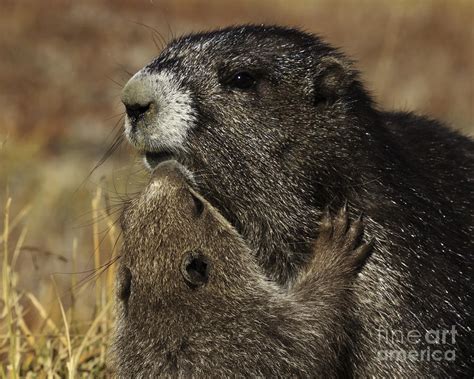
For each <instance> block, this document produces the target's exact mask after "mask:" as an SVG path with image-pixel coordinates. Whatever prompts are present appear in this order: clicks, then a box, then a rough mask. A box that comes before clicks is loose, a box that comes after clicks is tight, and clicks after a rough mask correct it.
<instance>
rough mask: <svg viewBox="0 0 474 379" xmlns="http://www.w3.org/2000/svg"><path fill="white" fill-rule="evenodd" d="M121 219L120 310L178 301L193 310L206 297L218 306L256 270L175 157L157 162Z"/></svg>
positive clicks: (168, 307)
mask: <svg viewBox="0 0 474 379" xmlns="http://www.w3.org/2000/svg"><path fill="white" fill-rule="evenodd" d="M121 223H122V229H123V233H124V247H123V252H122V256H121V259H120V270H119V275H118V296H119V299H120V302H121V306H120V309H121V313H122V315H123V316H124V317H128V314H129V313H130V314H131V315H130V317H131V318H136V319H142V318H143V317H142V316H140V315H142V314H143V313H144V312H154V313H155V314H156V317H158V318H159V313H160V312H166V313H170V312H171V313H173V312H176V311H178V310H180V309H181V310H184V309H186V312H187V313H188V314H192V313H193V312H195V313H196V314H197V315H198V314H199V313H200V312H201V311H202V310H203V309H201V307H204V309H207V308H211V309H212V304H213V300H215V302H216V304H220V306H222V304H225V303H226V298H227V301H231V300H230V298H231V297H232V296H231V295H229V293H232V291H233V290H236V291H237V290H240V289H241V288H245V280H243V278H245V277H247V279H248V282H249V284H248V285H251V284H250V282H252V280H251V279H252V278H251V276H252V275H257V274H255V273H256V272H257V270H256V265H255V264H254V263H252V256H251V252H250V251H249V250H248V248H247V247H246V245H245V244H244V242H243V241H242V239H241V238H240V236H239V235H238V233H237V232H236V231H235V230H234V229H233V227H232V226H231V225H230V224H229V223H228V222H227V221H226V220H225V219H224V218H223V217H222V216H221V215H220V214H219V213H218V212H217V210H216V209H214V208H213V207H212V206H211V205H210V204H209V203H208V202H207V201H206V200H204V199H203V198H202V197H201V196H200V195H199V194H198V193H196V192H195V191H194V190H193V189H192V186H191V184H190V183H189V176H188V174H187V170H186V169H185V168H183V167H182V166H181V165H179V164H178V163H177V162H176V161H170V162H165V163H162V164H160V165H159V166H158V167H157V169H156V170H155V172H154V173H153V178H152V180H151V182H150V184H149V185H148V186H147V188H146V189H145V190H144V191H143V192H142V193H141V195H140V196H138V197H137V198H136V199H134V200H132V201H131V202H130V203H129V204H128V205H127V206H126V208H125V210H124V212H123V214H122V217H121ZM257 276H258V275H257ZM253 279H254V278H253ZM200 298H202V299H201V300H200ZM235 305H236V304H233V305H232V306H235ZM162 317H163V318H166V316H164V315H162ZM175 319H176V318H175Z"/></svg>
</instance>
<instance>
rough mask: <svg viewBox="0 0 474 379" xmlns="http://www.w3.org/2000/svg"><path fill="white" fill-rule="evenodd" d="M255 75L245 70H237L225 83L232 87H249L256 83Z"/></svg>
mask: <svg viewBox="0 0 474 379" xmlns="http://www.w3.org/2000/svg"><path fill="white" fill-rule="evenodd" d="M256 82H257V80H256V79H255V77H254V76H253V75H252V74H250V73H249V72H246V71H241V72H237V73H236V74H234V75H233V76H232V77H231V78H230V80H229V81H228V82H227V84H228V85H229V86H231V87H234V88H239V89H249V88H251V87H253V86H254V85H255V84H256Z"/></svg>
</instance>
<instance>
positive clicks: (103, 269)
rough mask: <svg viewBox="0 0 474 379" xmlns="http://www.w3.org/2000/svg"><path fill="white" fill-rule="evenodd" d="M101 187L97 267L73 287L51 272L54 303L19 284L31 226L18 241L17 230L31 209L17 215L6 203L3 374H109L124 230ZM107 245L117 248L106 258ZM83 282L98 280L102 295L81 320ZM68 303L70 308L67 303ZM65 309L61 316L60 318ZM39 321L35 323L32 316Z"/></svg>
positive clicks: (95, 207) (95, 206) (95, 204)
mask: <svg viewBox="0 0 474 379" xmlns="http://www.w3.org/2000/svg"><path fill="white" fill-rule="evenodd" d="M101 200H102V193H101V189H100V188H99V189H98V190H97V192H96V195H95V196H94V198H93V199H92V204H91V207H92V212H93V214H94V220H95V222H94V223H93V225H92V229H93V241H94V268H93V269H92V270H91V271H90V272H89V273H88V274H87V275H86V276H85V277H84V278H82V283H78V281H77V279H76V276H75V275H71V277H70V279H71V283H70V286H69V290H68V291H61V290H60V289H58V287H57V284H56V282H55V276H54V275H51V277H50V280H51V288H52V289H53V290H54V303H44V302H42V301H40V300H39V299H38V298H37V297H36V295H35V294H34V293H33V292H30V291H26V290H24V289H22V288H20V287H19V286H18V272H17V271H16V268H17V263H18V260H19V258H20V255H21V254H22V251H23V250H24V247H25V245H24V242H25V237H26V236H27V231H28V229H27V227H26V226H24V227H23V228H22V230H21V232H20V234H19V237H18V239H17V240H16V241H15V240H12V239H11V238H10V237H11V232H12V230H13V229H14V228H15V227H20V226H21V225H22V221H23V219H24V218H25V217H26V216H27V211H25V212H22V213H20V214H19V215H17V216H16V217H14V218H13V219H12V218H11V214H10V211H11V204H12V198H8V200H7V202H6V204H5V208H4V222H3V233H2V240H1V243H2V245H3V246H2V247H3V254H2V255H3V257H2V258H3V261H2V282H1V288H2V294H1V297H0V302H1V304H2V309H1V314H0V320H1V321H2V323H1V324H0V362H3V365H2V366H1V368H0V375H1V377H3V378H7V377H8V378H23V377H26V378H36V377H37V378H64V377H69V378H90V377H109V376H111V372H110V371H109V370H107V366H106V362H107V345H108V343H107V342H108V340H109V338H110V335H111V329H112V325H113V312H112V310H113V302H114V296H113V294H114V290H113V282H114V280H113V278H114V273H115V264H114V263H115V261H116V259H117V257H118V253H117V240H118V238H119V233H118V230H117V227H116V226H115V225H114V222H113V220H112V219H111V218H110V216H109V215H108V214H107V212H106V210H105V209H103V208H102V207H101V205H100V204H101ZM103 223H105V224H107V225H108V227H109V229H108V234H107V235H108V238H109V242H108V243H101V242H100V235H99V234H100V233H99V228H100V224H103ZM72 244H73V250H72V251H73V253H72V269H73V270H75V268H76V267H77V262H76V259H77V248H78V246H77V240H73V241H72ZM103 249H108V250H109V251H110V252H111V255H110V257H107V258H106V259H104V257H102V255H101V251H102V250H103ZM101 274H104V275H101ZM81 284H93V285H94V287H95V290H96V291H95V292H96V297H95V303H94V307H93V308H94V311H93V314H92V315H91V316H90V317H89V318H88V320H87V321H86V322H84V321H83V320H82V321H81V320H79V319H77V316H78V314H80V312H77V307H81V306H82V305H81V304H78V301H77V300H78V299H79V298H80V294H81V290H83V289H84V288H85V287H84V286H83V285H81ZM65 301H66V302H67V303H68V307H67V309H66V308H65V306H64V303H65ZM58 308H59V314H60V318H58V317H55V316H54V314H55V313H57V309H58ZM32 318H33V319H34V320H36V322H35V323H31V319H32Z"/></svg>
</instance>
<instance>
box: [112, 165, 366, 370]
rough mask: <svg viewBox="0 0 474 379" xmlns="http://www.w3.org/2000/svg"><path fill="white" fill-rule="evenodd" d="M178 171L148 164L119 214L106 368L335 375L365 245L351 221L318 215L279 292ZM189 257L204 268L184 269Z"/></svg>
mask: <svg viewBox="0 0 474 379" xmlns="http://www.w3.org/2000/svg"><path fill="white" fill-rule="evenodd" d="M183 170H184V169H183V168H182V167H181V166H179V165H178V164H177V163H175V162H167V163H164V164H161V165H160V166H158V169H157V171H155V173H154V177H153V178H152V181H151V183H150V184H149V186H148V187H147V188H146V189H145V190H144V191H143V193H142V194H141V195H140V196H139V197H138V198H136V199H134V200H133V201H132V202H131V203H130V204H129V205H128V206H127V207H126V209H125V210H124V213H123V216H122V226H123V231H124V249H123V255H122V257H121V259H120V270H119V275H118V296H119V299H120V300H119V304H118V322H117V329H116V336H115V340H114V344H113V349H112V350H113V355H114V356H115V363H114V364H115V366H116V369H117V373H118V376H119V377H123V378H130V377H156V376H183V377H189V376H196V377H208V376H218V377H224V376H245V377H248V376H252V377H253V376H265V377H275V376H285V377H286V376H315V375H316V376H322V375H324V376H329V377H335V376H337V375H340V374H341V371H339V372H335V371H334V370H335V368H336V367H339V369H338V370H341V369H340V364H338V362H337V359H338V356H339V354H340V353H341V352H342V351H341V350H343V349H344V348H345V345H346V341H347V334H348V328H350V325H351V318H350V317H349V315H351V314H352V313H351V311H350V310H351V309H352V304H353V294H352V283H353V279H354V278H355V276H356V274H357V273H358V272H359V270H360V269H361V267H362V266H363V264H364V262H365V260H366V258H367V257H368V256H369V253H370V250H371V249H370V244H364V243H362V242H361V238H360V237H361V235H362V222H361V220H360V219H359V220H356V221H354V222H352V223H349V221H348V219H347V214H346V211H345V210H344V209H343V210H341V212H339V214H338V215H337V216H336V217H335V218H334V219H332V218H331V217H329V216H328V215H326V216H325V217H324V218H323V220H322V222H321V226H320V234H319V237H318V238H317V240H316V242H315V244H314V248H313V257H312V259H311V260H310V261H309V263H308V265H307V266H306V267H305V268H304V269H303V270H302V271H301V272H300V274H299V275H298V276H297V277H296V279H295V280H294V281H293V282H292V283H291V284H290V285H289V286H288V287H285V288H282V287H280V286H279V285H277V284H276V283H275V282H272V281H270V280H268V279H267V277H265V276H264V274H263V271H262V269H261V267H259V265H258V264H257V262H256V259H255V258H254V252H253V251H251V250H250V249H249V247H248V246H247V245H246V243H245V242H244V241H243V239H242V238H241V236H240V235H239V234H238V233H237V232H236V230H235V229H234V228H233V227H232V226H231V225H230V224H229V222H228V221H227V220H225V219H224V218H223V217H222V216H221V215H220V213H219V212H218V211H217V210H216V209H215V208H214V207H212V206H211V205H210V204H209V203H208V202H207V201H206V200H204V199H203V198H202V196H201V195H199V194H197V193H196V192H195V191H194V190H193V189H192V187H191V186H190V185H189V184H188V183H187V180H186V175H185V174H183V172H184V171H183ZM196 257H197V260H198V261H199V262H201V263H202V262H203V261H205V263H206V264H207V268H204V267H203V266H202V265H201V266H199V265H197V266H192V265H191V266H190V262H192V261H193V259H194V258H196ZM193 267H194V268H196V267H197V269H196V271H195V270H193ZM187 268H188V269H189V270H187ZM342 371H344V369H342Z"/></svg>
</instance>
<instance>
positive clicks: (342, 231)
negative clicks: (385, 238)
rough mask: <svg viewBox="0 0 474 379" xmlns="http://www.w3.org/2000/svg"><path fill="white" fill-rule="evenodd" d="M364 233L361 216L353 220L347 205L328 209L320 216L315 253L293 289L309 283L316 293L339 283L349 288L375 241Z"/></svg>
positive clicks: (331, 288) (332, 287)
mask: <svg viewBox="0 0 474 379" xmlns="http://www.w3.org/2000/svg"><path fill="white" fill-rule="evenodd" d="M363 234H364V225H363V219H362V217H361V216H360V217H359V218H357V219H356V220H354V221H350V220H349V216H348V212H347V208H346V207H344V208H341V209H340V210H339V212H338V213H337V214H336V215H335V216H331V214H330V213H329V212H328V211H327V212H326V213H325V214H324V215H323V217H322V219H321V223H320V228H319V235H318V238H317V239H316V241H315V243H314V246H313V256H312V258H311V259H310V261H309V262H308V264H307V266H306V268H305V269H303V271H302V273H301V274H300V275H299V277H298V278H297V280H296V283H295V284H294V287H293V288H294V290H298V287H305V286H307V285H310V286H312V287H313V291H315V292H313V293H321V290H323V289H324V288H327V292H328V293H334V291H335V290H336V289H337V288H338V287H342V288H347V286H348V285H350V284H351V283H352V281H353V279H354V278H355V277H356V275H357V274H358V273H359V272H360V271H361V269H362V268H363V267H364V265H365V263H366V262H367V259H368V258H369V257H370V255H371V253H372V247H373V242H372V241H370V242H368V243H366V242H363V240H362V237H363ZM307 290H310V289H307ZM305 292H306V291H305ZM310 292H311V291H310ZM306 293H307V294H309V293H308V292H306Z"/></svg>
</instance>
